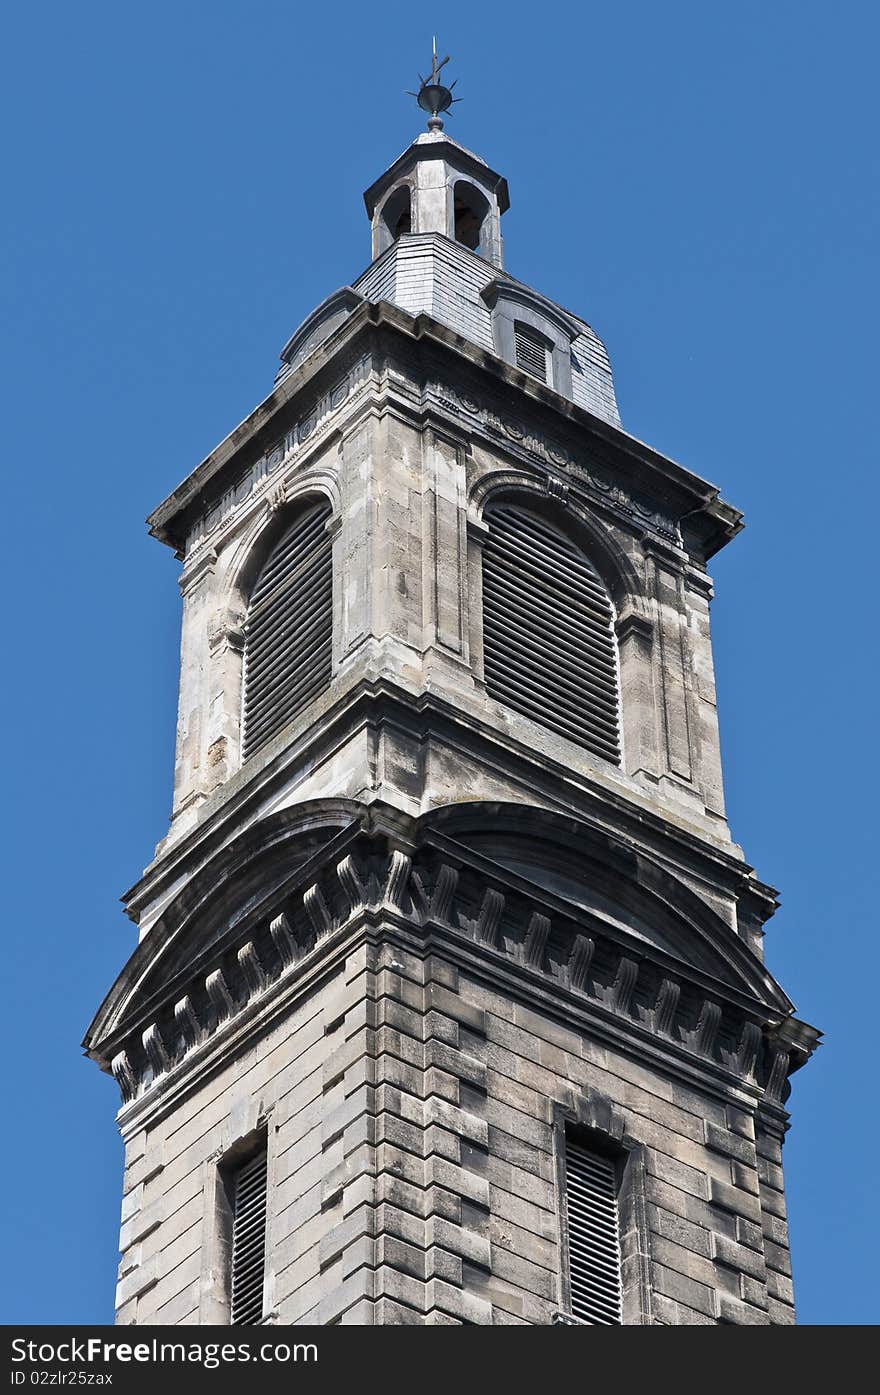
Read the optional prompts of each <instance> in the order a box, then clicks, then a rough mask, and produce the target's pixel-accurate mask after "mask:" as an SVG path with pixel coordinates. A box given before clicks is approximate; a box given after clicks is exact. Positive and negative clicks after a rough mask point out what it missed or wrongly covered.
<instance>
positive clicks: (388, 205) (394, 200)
mask: <svg viewBox="0 0 880 1395" xmlns="http://www.w3.org/2000/svg"><path fill="white" fill-rule="evenodd" d="M382 222H383V223H384V225H385V231H386V235H387V241H388V245H389V246H390V244H391V243H392V242H396V241H397V239H398V238H399V237H404V236H405V235H406V234H407V233H409V232H412V194H411V192H410V187H409V185H408V184H401V185H399V187H398V188H397V189H395V190H394V191H393V193H391V194H389V195H388V198H387V199H386V200H385V202H384V204H383V205H382Z"/></svg>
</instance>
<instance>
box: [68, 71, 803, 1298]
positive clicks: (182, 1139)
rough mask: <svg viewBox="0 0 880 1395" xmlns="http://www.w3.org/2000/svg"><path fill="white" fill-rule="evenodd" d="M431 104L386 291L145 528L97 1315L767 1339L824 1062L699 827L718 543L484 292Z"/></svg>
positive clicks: (475, 211) (428, 89) (108, 1013)
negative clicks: (160, 644)
mask: <svg viewBox="0 0 880 1395" xmlns="http://www.w3.org/2000/svg"><path fill="white" fill-rule="evenodd" d="M441 66H442V65H441ZM449 99H450V93H449V90H448V89H447V88H445V87H444V86H443V85H442V83H441V81H440V69H439V67H438V66H437V64H436V62H435V67H434V71H433V72H432V75H431V78H430V79H429V80H427V81H426V82H425V83H423V85H422V88H421V91H420V93H419V100H420V104H421V105H423V106H425V107H426V108H427V109H428V111H429V113H430V121H429V127H428V131H427V132H426V133H425V134H423V135H421V136H419V137H418V139H416V140H415V141H414V142H413V144H412V145H411V146H410V147H409V148H408V149H407V150H405V151H404V153H403V154H402V155H401V156H400V157H399V159H397V160H395V161H394V163H393V164H392V165H391V166H390V168H389V169H388V170H386V172H385V173H384V174H383V175H382V176H381V177H380V178H379V179H378V180H377V181H376V182H375V184H373V185H372V187H371V188H370V189H368V191H367V193H366V196H365V197H366V207H367V213H368V215H369V218H370V222H371V226H372V261H371V263H370V265H369V266H368V267H367V269H366V271H364V272H363V274H362V275H361V276H359V277H358V278H357V280H354V281H353V282H352V283H351V285H348V286H344V287H342V288H341V289H340V290H337V291H336V292H334V294H333V295H331V296H329V297H328V298H327V299H326V300H324V301H323V302H322V303H321V304H320V305H319V306H318V308H317V309H316V310H315V311H314V312H313V313H312V314H311V315H310V316H309V317H308V319H307V320H306V321H305V322H304V323H303V324H302V325H301V326H300V327H299V329H298V330H297V331H296V333H295V334H294V335H293V336H292V338H291V339H290V340H289V342H288V343H287V344H286V345H285V347H284V349H283V351H282V355H281V369H280V371H279V373H278V375H277V378H276V382H275V387H274V390H273V391H272V393H271V394H270V395H269V396H268V397H267V398H266V399H265V401H264V402H262V403H261V404H260V405H259V406H258V407H257V408H256V409H255V411H254V412H253V413H252V414H251V416H249V417H248V418H247V420H246V421H244V422H243V423H242V424H241V425H240V426H239V427H237V428H236V429H235V430H234V431H233V432H232V433H231V435H230V436H228V437H227V439H226V440H225V441H223V442H222V443H221V444H220V445H219V446H218V447H217V448H216V449H215V450H214V451H212V453H211V454H210V455H209V456H207V458H206V459H205V460H203V461H202V462H201V464H199V465H198V466H197V467H196V468H195V470H194V471H193V472H192V474H191V475H190V476H189V477H188V479H186V480H185V481H184V482H183V484H181V485H180V487H179V488H178V489H176V490H175V492H174V493H173V494H172V495H171V496H170V497H169V498H168V499H166V500H165V502H164V503H162V504H160V506H159V507H158V508H157V509H156V511H155V512H154V513H153V514H152V516H151V518H150V520H149V522H150V528H151V531H152V533H153V535H154V536H155V537H156V538H158V539H159V540H160V541H161V542H163V543H166V544H167V545H168V546H170V547H171V548H173V549H174V551H175V554H176V555H177V556H178V557H179V558H180V559H181V562H182V576H181V587H182V591H183V636H182V646H181V680H180V716H179V724H178V735H177V754H176V766H175V789H174V812H173V818H172V822H171V828H170V832H169V833H168V836H167V837H166V838H165V839H164V841H163V842H162V843H161V844H160V845H159V847H158V848H157V850H156V855H155V858H154V860H153V861H152V862H151V864H150V865H149V867H148V868H147V869H146V871H145V872H144V875H143V877H142V878H141V880H140V881H139V882H138V884H137V885H136V886H135V887H133V888H132V890H131V891H130V892H129V893H128V894H127V896H126V898H125V904H126V908H127V911H128V914H129V916H130V917H131V918H132V919H133V920H134V921H135V923H136V924H137V925H138V927H139V933H140V938H139V944H138V947H137V948H136V950H135V951H134V953H133V954H132V956H131V958H130V959H129V961H128V963H127V964H126V966H125V968H124V969H123V970H122V973H121V974H120V976H119V978H118V979H117V981H116V983H115V984H114V986H113V988H112V989H111V990H110V993H109V994H108V996H107V998H106V999H105V1001H104V1003H103V1005H102V1007H101V1009H100V1011H99V1012H98V1015H97V1017H96V1018H95V1020H94V1022H93V1024H92V1026H91V1028H90V1029H89V1032H88V1036H87V1038H86V1043H85V1045H86V1050H87V1052H88V1054H89V1055H90V1056H91V1057H92V1058H93V1060H95V1061H97V1063H98V1064H99V1065H100V1066H101V1068H102V1069H104V1070H107V1071H112V1073H113V1075H114V1076H115V1078H116V1080H117V1082H118V1084H119V1087H120V1091H121V1095H122V1105H121V1109H120V1112H119V1125H120V1128H121V1130H122V1134H123V1137H124V1140H125V1148H126V1166H125V1182H124V1200H123V1206H122V1232H121V1241H120V1244H121V1250H122V1263H121V1266H120V1271H119V1287H118V1294H117V1305H118V1321H119V1322H120V1323H172V1324H177V1323H227V1322H230V1321H232V1322H236V1323H251V1324H252V1323H260V1322H262V1323H264V1324H272V1323H278V1324H297V1323H320V1324H332V1323H337V1322H342V1323H358V1324H370V1323H389V1324H395V1323H431V1324H433V1323H451V1324H457V1323H480V1324H492V1323H500V1324H504V1323H513V1324H515V1323H527V1324H549V1323H554V1322H562V1323H568V1324H572V1325H576V1324H594V1323H601V1324H617V1323H646V1324H651V1323H654V1324H689V1323H710V1324H711V1323H791V1322H793V1321H794V1308H793V1295H792V1283H791V1272H790V1266H789V1251H788V1235H787V1228H786V1220H785V1201H784V1195H783V1182H782V1171H781V1147H782V1141H783V1136H784V1134H785V1130H786V1127H787V1120H788V1115H787V1113H786V1109H785V1100H786V1098H787V1095H788V1083H787V1082H788V1077H789V1074H790V1073H791V1072H792V1071H793V1070H796V1069H797V1068H798V1067H799V1066H800V1065H801V1064H802V1063H803V1062H804V1061H805V1060H806V1058H807V1056H808V1055H809V1054H810V1052H811V1050H812V1049H813V1047H814V1046H815V1044H816V1040H817V1036H818V1033H817V1032H816V1031H815V1030H814V1029H813V1028H811V1027H809V1026H807V1025H806V1024H804V1023H803V1022H800V1021H798V1019H797V1018H795V1017H794V1016H793V1015H792V1004H791V1003H790V1002H789V1000H788V998H787V997H786V996H785V994H784V992H783V991H782V989H781V988H780V987H779V986H778V984H777V983H776V982H775V981H774V979H773V978H772V977H771V976H770V974H769V973H768V972H767V970H766V968H765V967H764V963H763V955H762V926H763V923H764V921H765V920H766V919H767V918H768V917H769V916H770V915H771V914H772V913H773V910H774V907H775V904H776V902H775V893H774V892H773V890H772V889H771V888H770V887H768V886H767V885H766V884H765V883H763V882H761V881H760V880H759V879H758V878H757V876H756V875H755V873H754V871H753V870H752V868H751V867H750V866H749V865H748V863H747V862H746V861H745V860H744V858H743V855H742V852H741V851H740V849H739V848H738V847H737V846H736V844H735V843H733V842H732V841H731V838H730V833H729V831H728V827H727V823H726V821H725V815H724V804H723V799H722V787H721V763H720V756H719V742H718V727H717V721H716V707H715V689H714V683H713V672H712V649H711V642H710V636H709V600H710V596H711V583H710V580H709V577H708V574H707V570H706V566H707V563H708V561H709V559H710V558H711V557H712V555H713V554H714V553H715V552H716V551H717V550H718V549H719V548H721V547H723V546H724V545H725V544H726V543H727V542H728V541H729V540H730V539H731V538H733V537H734V535H735V534H736V533H737V531H738V530H739V528H740V527H741V517H740V514H739V513H738V512H737V510H736V509H735V508H733V507H731V505H729V504H727V503H725V502H724V501H723V500H722V499H721V498H720V496H719V493H718V490H717V489H716V488H715V487H714V486H712V485H711V484H707V483H706V481H705V480H703V479H701V478H700V477H699V476H698V475H695V474H693V473H692V472H691V471H690V470H688V469H685V468H684V467H682V466H681V465H678V464H676V463H675V462H674V461H673V460H670V459H669V458H667V457H666V456H663V455H661V454H659V453H658V452H657V451H655V450H653V449H651V448H649V447H648V446H645V445H643V444H642V443H641V442H639V441H637V440H635V439H634V438H633V437H632V436H630V435H629V434H628V433H627V432H626V430H625V429H624V428H623V427H622V426H621V423H620V420H619V417H618V412H617V405H616V402H615V395H614V386H613V381H612V375H611V369H610V366H609V362H608V357H607V355H606V352H605V348H604V346H603V344H602V342H601V340H600V339H599V338H598V336H597V335H596V334H595V332H594V331H593V330H592V329H591V328H590V326H589V325H588V324H587V323H586V322H585V321H584V320H582V319H580V318H579V317H578V316H577V315H576V314H574V313H572V312H571V311H569V310H565V309H563V308H562V307H561V306H559V305H556V304H554V303H553V302H552V301H549V300H547V299H546V298H545V297H544V296H543V295H541V294H540V292H539V291H536V290H533V289H531V287H529V286H525V285H523V284H522V283H521V282H519V281H517V280H516V279H515V278H514V277H513V276H512V275H511V274H510V273H509V272H507V271H506V270H505V267H504V259H503V253H502V237H501V220H502V215H503V214H504V212H505V210H506V208H507V206H508V191H507V184H506V181H505V180H504V178H503V177H502V176H501V175H499V174H496V173H495V171H494V170H492V169H490V168H489V166H488V165H487V164H485V163H484V161H483V160H482V159H480V158H479V157H478V156H476V155H474V154H472V153H471V152H470V151H469V150H466V149H464V148H463V147H462V146H461V145H459V144H458V143H457V142H456V141H454V140H452V139H451V138H450V137H449V136H448V135H447V134H446V132H445V131H444V129H443V125H442V121H441V119H440V115H439V113H440V112H441V111H442V110H443V109H444V108H445V106H446V105H448V100H449Z"/></svg>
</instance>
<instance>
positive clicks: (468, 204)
mask: <svg viewBox="0 0 880 1395" xmlns="http://www.w3.org/2000/svg"><path fill="white" fill-rule="evenodd" d="M489 211H490V209H489V200H488V199H487V198H486V196H485V194H481V193H480V190H479V189H478V188H476V186H475V185H473V184H469V183H468V182H467V180H465V179H459V180H457V181H456V183H455V186H454V188H453V191H452V217H453V231H454V235H455V240H456V242H460V243H461V245H462V246H463V247H468V248H470V250H471V251H472V252H479V251H480V250H481V248H480V242H481V239H482V234H483V224H484V223H485V221H486V218H487V217H488V216H489Z"/></svg>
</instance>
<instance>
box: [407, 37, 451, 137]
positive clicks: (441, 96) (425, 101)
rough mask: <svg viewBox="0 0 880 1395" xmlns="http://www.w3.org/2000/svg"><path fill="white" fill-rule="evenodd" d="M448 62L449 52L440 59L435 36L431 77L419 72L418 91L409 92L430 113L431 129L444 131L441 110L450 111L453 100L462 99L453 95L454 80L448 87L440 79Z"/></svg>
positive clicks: (429, 126) (429, 122) (429, 125)
mask: <svg viewBox="0 0 880 1395" xmlns="http://www.w3.org/2000/svg"><path fill="white" fill-rule="evenodd" d="M448 62H449V54H448V53H447V55H446V57H445V58H441V59H440V60H439V61H438V59H437V40H436V38H435V39H434V52H433V55H432V57H431V76H430V78H423V77H422V75H421V73H419V84H420V86H419V90H418V92H408V93H407V96H409V97H415V99H416V101H417V102H418V104H419V106H420V107H421V108H422V111H426V112H428V113H429V120H428V130H429V131H442V130H443V122H442V120H441V119H440V113H441V111H448V110H449V108H450V107H451V106H452V104H453V102H460V101H461V98H460V97H453V95H452V90H453V88H454V87H455V83H454V82H452V83H450V84H449V86H448V87H444V86H443V84H442V82H441V81H440V69H441V68H445V67H446V64H447V63H448Z"/></svg>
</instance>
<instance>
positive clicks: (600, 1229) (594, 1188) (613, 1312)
mask: <svg viewBox="0 0 880 1395" xmlns="http://www.w3.org/2000/svg"><path fill="white" fill-rule="evenodd" d="M565 1214H566V1224H567V1231H568V1255H567V1265H568V1273H567V1278H568V1289H569V1305H570V1308H571V1313H572V1315H573V1316H574V1317H576V1318H579V1319H580V1320H581V1322H586V1323H590V1324H591V1325H598V1326H602V1327H608V1326H619V1324H620V1321H621V1316H620V1231H619V1221H618V1214H617V1169H616V1167H615V1165H614V1163H613V1162H612V1161H611V1160H610V1159H609V1158H604V1157H602V1155H601V1154H600V1153H593V1152H590V1150H589V1149H587V1148H584V1147H582V1146H581V1144H579V1143H575V1142H574V1141H573V1140H572V1139H570V1138H567V1139H566V1142H565Z"/></svg>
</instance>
